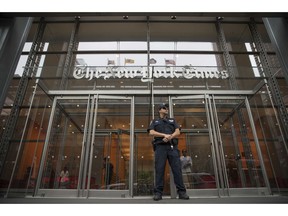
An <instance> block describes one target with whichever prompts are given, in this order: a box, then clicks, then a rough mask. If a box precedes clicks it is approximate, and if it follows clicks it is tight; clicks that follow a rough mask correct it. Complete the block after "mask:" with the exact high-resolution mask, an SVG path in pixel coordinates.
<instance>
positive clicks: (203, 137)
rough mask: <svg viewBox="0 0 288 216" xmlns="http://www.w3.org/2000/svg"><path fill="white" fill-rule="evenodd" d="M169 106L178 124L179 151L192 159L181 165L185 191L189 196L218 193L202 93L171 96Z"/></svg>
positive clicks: (207, 115)
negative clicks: (188, 163) (187, 163)
mask: <svg viewBox="0 0 288 216" xmlns="http://www.w3.org/2000/svg"><path fill="white" fill-rule="evenodd" d="M170 106H171V107H173V109H171V108H170V112H171V116H173V117H174V118H175V119H176V121H177V122H178V124H179V125H180V127H181V135H180V137H179V144H178V145H179V150H180V154H181V156H182V158H183V157H184V156H185V158H187V157H190V158H191V160H192V164H191V166H190V167H189V169H188V168H185V167H184V164H183V168H182V174H183V180H184V184H185V186H186V188H187V192H188V193H189V195H190V196H217V195H218V193H219V192H218V190H217V188H218V187H217V185H218V175H217V166H216V157H215V149H214V146H213V143H214V140H213V134H212V130H211V122H210V118H209V104H208V101H207V100H206V98H205V95H194V96H178V97H172V98H171V103H170ZM185 151H186V153H185ZM184 161H185V159H184ZM203 189H205V190H203Z"/></svg>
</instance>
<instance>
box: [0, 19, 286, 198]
mask: <svg viewBox="0 0 288 216" xmlns="http://www.w3.org/2000/svg"><path fill="white" fill-rule="evenodd" d="M251 25H253V26H254V27H255V28H256V30H257V33H258V34H257V35H258V36H259V37H260V39H261V40H260V42H259V41H256V40H255V33H254V32H253V31H252V30H251ZM259 47H264V51H261V50H259ZM263 55H264V57H265V59H267V62H268V63H265V64H264V63H263ZM267 64H268V65H267ZM267 71H270V73H267ZM271 76H273V78H274V79H275V82H272V84H273V86H271V85H272V84H271V82H270V81H269V80H271ZM267 80H268V81H267ZM275 85H277V90H278V91H276V93H275V91H272V92H271V88H274V87H275ZM287 88H288V87H287V80H286V82H285V78H284V72H283V69H282V68H281V65H280V63H279V60H278V58H277V56H276V53H275V50H274V49H273V46H272V44H271V41H270V39H269V37H268V34H267V32H266V29H265V26H264V24H263V23H262V21H261V20H257V22H256V23H254V22H252V21H251V20H250V17H247V18H246V17H241V18H240V17H239V19H237V18H235V17H231V18H229V17H227V18H226V17H225V19H224V20H221V21H219V20H216V19H215V18H214V17H205V18H201V17H188V16H187V17H185V16H182V17H180V18H179V19H177V20H171V19H170V17H168V18H165V17H163V16H156V15H155V16H150V17H146V16H134V17H133V16H129V19H128V20H123V18H122V16H119V17H118V16H107V17H105V18H104V17H101V16H100V17H97V16H95V17H90V16H87V17H85V16H84V17H76V18H75V17H69V16H65V17H44V18H41V19H40V18H38V17H35V18H34V22H33V24H32V26H31V29H30V32H29V35H28V37H27V42H26V44H25V46H24V48H23V51H22V55H21V57H20V60H19V62H18V65H17V67H16V70H15V75H14V78H13V80H12V82H11V84H10V87H9V90H8V94H7V97H6V100H5V104H4V106H3V108H2V110H1V115H0V124H1V128H0V137H1V145H2V148H1V151H3V152H4V154H1V155H5V156H2V157H1V170H0V171H1V172H0V182H1V184H0V185H1V186H0V191H1V192H0V194H2V195H3V196H4V197H26V196H28V197H29V196H45V197H129V196H132V197H138V196H152V194H153V185H154V154H153V148H152V144H151V141H152V138H151V137H150V136H149V135H148V134H147V127H148V125H149V123H150V121H151V120H152V119H153V118H156V117H157V116H158V113H157V109H155V106H156V107H157V105H158V104H160V103H163V102H164V103H168V104H169V105H170V115H171V116H172V117H175V118H176V120H177V122H178V123H179V125H180V126H181V135H180V138H179V144H178V145H179V149H180V151H181V150H182V149H186V150H187V152H188V155H190V156H191V158H192V162H193V165H192V172H191V173H189V174H188V173H185V174H183V177H184V180H185V182H184V183H185V186H186V188H187V191H188V194H189V195H190V196H192V197H193V196H241V195H243V194H245V195H251V196H253V195H260V196H266V195H272V194H285V192H286V191H287V188H288V173H287V169H288V151H287V139H288V137H287V129H286V128H285V126H284V125H285V124H284V123H283V115H284V114H283V113H281V112H280V111H279V107H280V106H282V107H283V106H284V107H285V109H286V112H287V105H288V100H287V97H288V89H287ZM277 94H278V95H277ZM279 95H280V96H281V98H283V100H282V101H281V100H280V102H281V103H280V104H279V100H275V98H277V97H279ZM286 114H287V113H286ZM284 116H285V115H284ZM184 175H185V176H184ZM171 179H172V177H171V175H170V170H169V165H168V164H167V166H166V171H165V189H164V195H166V196H170V195H171V196H172V197H173V196H174V195H175V186H174V184H173V181H171Z"/></svg>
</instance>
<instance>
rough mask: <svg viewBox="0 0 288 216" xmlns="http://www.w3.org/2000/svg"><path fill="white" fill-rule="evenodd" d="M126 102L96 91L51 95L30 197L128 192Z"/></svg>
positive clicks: (128, 101)
mask: <svg viewBox="0 0 288 216" xmlns="http://www.w3.org/2000/svg"><path fill="white" fill-rule="evenodd" d="M131 101H132V98H127V97H114V96H99V95H96V96H94V95H91V96H86V97H83V96H81V97H69V96H66V97H64V96H63V97H55V99H54V103H53V107H52V112H51V117H50V121H49V127H48V130H47V137H46V141H45V144H44V149H43V154H42V159H41V164H40V169H39V176H40V178H39V179H38V181H37V185H36V191H35V195H37V196H54V197H55V196H59V197H93V196H118V194H120V195H121V196H126V195H129V182H130V181H129V168H130V167H129V164H130V162H129V160H130V145H132V142H131V141H130V140H132V139H131V138H130V137H131V133H133V130H131V128H132V127H133V121H132V120H131V119H132V112H131V109H132V106H131V104H132V102H131ZM123 191H124V192H123ZM130 192H131V191H130Z"/></svg>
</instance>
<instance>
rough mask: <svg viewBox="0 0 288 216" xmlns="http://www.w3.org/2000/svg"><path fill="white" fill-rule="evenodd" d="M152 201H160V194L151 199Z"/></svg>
mask: <svg viewBox="0 0 288 216" xmlns="http://www.w3.org/2000/svg"><path fill="white" fill-rule="evenodd" d="M153 200H155V201H159V200H162V196H161V195H160V194H155V195H154V197H153Z"/></svg>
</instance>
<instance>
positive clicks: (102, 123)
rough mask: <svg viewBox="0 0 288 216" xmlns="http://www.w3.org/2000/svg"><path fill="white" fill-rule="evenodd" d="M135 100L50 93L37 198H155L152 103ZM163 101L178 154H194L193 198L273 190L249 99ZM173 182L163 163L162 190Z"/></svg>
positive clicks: (189, 174)
mask: <svg viewBox="0 0 288 216" xmlns="http://www.w3.org/2000/svg"><path fill="white" fill-rule="evenodd" d="M139 98H140V97H139ZM139 98H138V97H137V100H136V101H137V102H135V101H134V99H135V96H131V97H130V96H111V95H95V94H91V95H88V96H83V95H82V96H55V97H54V101H53V106H52V111H51V116H50V120H49V126H48V130H47V136H46V140H45V143H44V147H43V153H42V155H43V156H42V158H41V162H40V164H39V169H37V170H38V176H39V177H38V179H37V183H36V186H35V191H34V195H35V196H47V197H49V196H53V197H55V196H58V197H86V198H93V197H127V196H132V197H133V196H134V197H137V196H152V194H153V185H154V162H153V161H154V154H153V149H152V146H151V141H152V138H151V137H150V136H149V135H148V133H147V130H146V128H147V125H146V123H147V124H148V122H147V121H146V119H147V115H146V114H145V113H146V112H147V110H146V111H145V107H146V106H147V107H149V106H150V105H149V103H148V102H147V103H146V104H145V103H143V101H144V100H145V99H143V98H140V99H139ZM162 99H163V97H161V98H158V97H155V100H162ZM146 101H147V100H146ZM167 102H168V103H169V106H170V115H171V116H172V117H174V118H175V119H176V120H177V122H178V124H179V125H180V126H181V135H180V137H179V150H180V154H182V150H186V151H187V155H188V156H190V157H191V159H192V166H191V169H190V170H189V171H185V172H184V171H183V178H184V183H185V185H186V187H187V191H188V193H189V195H190V196H192V197H193V196H229V195H235V196H237V195H241V194H243V193H244V194H247V195H248V194H251V195H255V194H259V193H260V194H263V195H265V194H270V191H269V182H268V180H267V174H266V171H265V166H264V162H263V158H262V156H261V150H260V147H259V143H258V138H257V130H256V128H255V124H254V122H253V117H252V114H251V109H250V104H249V100H248V98H247V96H233V95H231V96H221V95H213V94H202V95H191V96H188V95H185V96H169V97H167ZM140 107H141V109H140ZM143 107H144V109H143ZM155 115H156V112H155ZM148 118H149V116H148ZM134 119H136V120H134ZM150 120H151V119H150ZM135 122H137V125H136V124H135ZM139 122H140V123H141V124H142V128H139V126H138V123H139ZM145 122H146V123H145ZM145 125H146V126H145ZM171 179H172V176H171V175H170V172H169V166H168V164H167V167H166V172H165V186H166V187H165V189H164V195H166V196H171V197H172V198H173V197H175V196H176V194H175V193H176V192H175V191H176V190H175V186H174V184H173V181H171ZM243 188H245V190H243ZM240 189H242V190H240Z"/></svg>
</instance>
